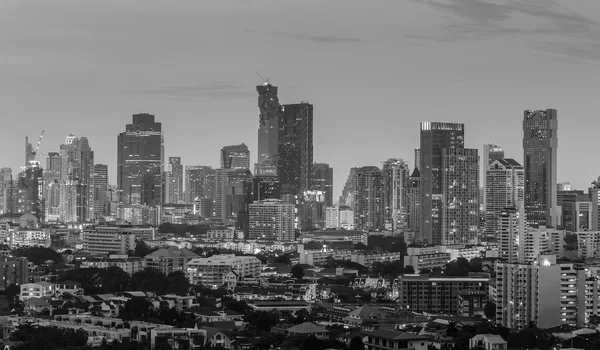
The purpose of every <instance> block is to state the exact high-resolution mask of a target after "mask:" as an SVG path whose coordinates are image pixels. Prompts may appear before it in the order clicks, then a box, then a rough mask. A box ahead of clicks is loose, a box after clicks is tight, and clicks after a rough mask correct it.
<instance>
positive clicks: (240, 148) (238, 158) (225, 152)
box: [221, 143, 250, 170]
mask: <svg viewBox="0 0 600 350" xmlns="http://www.w3.org/2000/svg"><path fill="white" fill-rule="evenodd" d="M221 168H223V169H233V170H238V169H242V170H245V169H247V170H250V150H248V146H246V145H245V144H243V143H242V144H241V145H234V146H225V147H223V148H222V149H221Z"/></svg>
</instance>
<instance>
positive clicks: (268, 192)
mask: <svg viewBox="0 0 600 350" xmlns="http://www.w3.org/2000/svg"><path fill="white" fill-rule="evenodd" d="M252 186H253V187H252V194H253V196H254V200H255V201H262V200H265V199H280V198H281V184H280V183H279V178H278V177H277V176H255V177H254V180H253V185H252Z"/></svg>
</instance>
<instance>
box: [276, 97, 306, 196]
mask: <svg viewBox="0 0 600 350" xmlns="http://www.w3.org/2000/svg"><path fill="white" fill-rule="evenodd" d="M277 152H278V156H277V157H278V158H277V175H278V176H279V181H280V182H281V189H282V192H283V193H286V194H293V195H300V194H302V193H303V192H304V191H306V190H310V188H311V186H312V181H311V176H312V166H313V105H311V104H309V103H306V102H302V103H297V104H288V105H284V106H282V107H281V114H280V118H279V135H278V149H277Z"/></svg>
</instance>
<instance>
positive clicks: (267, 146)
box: [254, 81, 281, 176]
mask: <svg viewBox="0 0 600 350" xmlns="http://www.w3.org/2000/svg"><path fill="white" fill-rule="evenodd" d="M256 91H257V92H258V108H259V110H260V115H259V125H258V161H257V163H256V165H255V170H254V173H255V175H258V176H265V175H267V176H268V175H271V176H274V175H277V152H278V140H279V117H280V114H281V106H280V105H279V98H278V97H277V86H273V85H271V84H270V83H269V82H268V81H266V82H265V83H264V84H262V85H259V86H257V87H256Z"/></svg>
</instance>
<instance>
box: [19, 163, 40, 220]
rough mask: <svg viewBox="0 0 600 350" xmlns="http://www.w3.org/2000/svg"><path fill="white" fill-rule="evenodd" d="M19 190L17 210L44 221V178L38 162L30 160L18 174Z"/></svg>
mask: <svg viewBox="0 0 600 350" xmlns="http://www.w3.org/2000/svg"><path fill="white" fill-rule="evenodd" d="M17 188H18V191H19V197H18V205H17V211H18V212H19V213H22V214H25V213H27V214H32V215H33V216H35V217H36V218H38V220H39V221H40V222H44V221H45V214H46V213H45V210H44V178H43V170H42V168H41V167H40V166H39V163H38V162H31V163H30V164H29V165H28V166H27V167H25V169H24V171H23V172H22V173H21V174H19V181H18V183H17Z"/></svg>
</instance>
